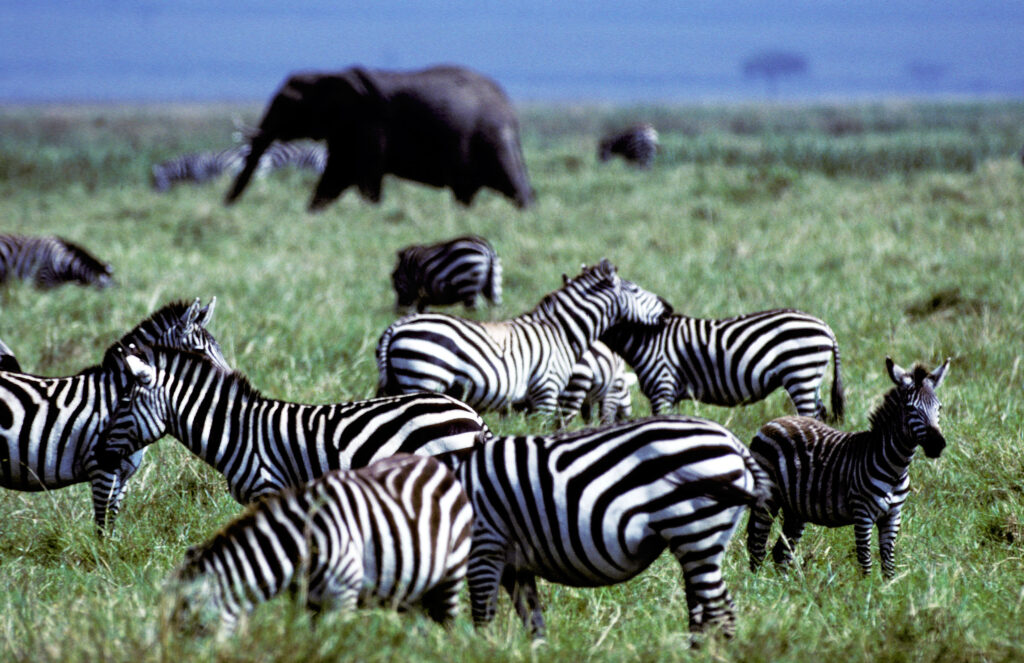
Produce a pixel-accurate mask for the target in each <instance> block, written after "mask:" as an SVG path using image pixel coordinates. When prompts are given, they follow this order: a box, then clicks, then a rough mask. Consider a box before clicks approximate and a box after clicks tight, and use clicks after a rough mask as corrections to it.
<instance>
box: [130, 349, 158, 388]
mask: <svg viewBox="0 0 1024 663" xmlns="http://www.w3.org/2000/svg"><path fill="white" fill-rule="evenodd" d="M124 361H125V363H126V364H127V365H128V370H129V371H131V373H132V375H133V376H135V381H136V382H138V383H139V384H141V385H143V386H145V387H148V386H150V385H152V384H153V383H154V382H155V381H156V369H155V368H153V367H152V366H150V365H149V364H147V363H146V362H144V361H142V360H141V359H139V358H138V357H136V356H135V355H128V356H127V357H125V358H124Z"/></svg>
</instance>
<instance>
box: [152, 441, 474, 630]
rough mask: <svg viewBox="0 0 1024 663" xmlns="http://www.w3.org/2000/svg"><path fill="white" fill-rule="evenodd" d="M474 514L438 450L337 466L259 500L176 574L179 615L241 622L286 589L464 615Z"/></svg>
mask: <svg viewBox="0 0 1024 663" xmlns="http://www.w3.org/2000/svg"><path fill="white" fill-rule="evenodd" d="M472 520H473V513H472V510H471V508H470V505H469V500H468V499H467V498H466V494H465V492H463V490H462V488H461V486H460V485H459V483H458V482H457V481H456V480H455V477H454V475H453V474H452V473H451V472H450V471H449V470H448V469H447V468H446V467H445V466H444V465H442V464H441V463H439V462H438V461H436V460H435V459H433V458H428V457H423V456H410V455H407V454H401V455H398V456H393V457H391V458H387V459H384V460H380V461H377V462H375V463H373V464H372V465H369V466H368V467H365V468H362V469H359V470H351V471H342V470H335V471H332V472H329V473H327V474H325V475H324V476H323V477H321V478H319V479H316V480H314V481H311V482H309V483H307V484H304V485H302V486H298V487H296V488H292V489H290V490H287V491H285V492H283V493H280V494H278V495H272V496H269V497H266V498H265V499H262V500H260V501H258V502H256V503H254V504H253V505H251V506H250V507H249V508H248V509H247V510H246V512H245V513H243V514H242V515H241V516H240V517H238V518H237V519H235V520H234V521H232V522H231V523H230V524H228V525H227V526H226V527H224V529H222V530H221V531H220V532H218V533H217V534H215V535H214V536H213V537H212V538H211V539H210V540H209V541H207V542H206V543H204V544H203V545H201V546H198V547H194V548H190V549H189V550H188V552H187V553H186V555H185V561H184V562H183V563H182V565H181V566H180V567H179V568H178V569H177V570H176V571H175V572H174V573H173V574H172V579H171V582H170V586H171V590H172V592H173V595H174V597H175V602H174V607H173V609H172V614H171V623H172V625H174V626H176V627H177V628H179V629H190V628H191V629H195V630H200V631H202V630H206V628H207V624H209V623H210V620H211V619H218V618H219V629H217V630H223V631H228V630H233V629H235V628H236V626H237V624H238V621H239V619H240V618H241V617H243V616H244V615H246V614H248V613H249V612H250V611H251V610H252V609H253V608H254V607H255V605H256V604H258V603H262V602H263V601H267V600H269V599H271V598H273V597H275V596H277V595H279V594H281V593H283V592H291V593H293V594H297V595H301V596H302V597H303V598H305V600H306V604H307V606H308V607H309V608H311V609H313V610H316V611H319V610H321V609H341V610H352V609H354V608H356V607H357V605H364V604H370V605H373V604H378V605H381V604H382V605H385V606H388V607H391V608H395V609H405V608H410V607H414V606H419V607H422V608H423V609H424V610H425V611H426V613H427V614H428V615H429V616H430V617H431V619H433V620H434V621H437V622H440V623H443V624H444V623H448V622H450V621H451V619H452V618H453V617H454V616H455V614H456V612H457V607H458V595H459V589H460V587H461V584H462V581H463V579H464V578H465V576H466V560H467V558H468V556H469V546H470V538H469V537H470V526H471V523H472Z"/></svg>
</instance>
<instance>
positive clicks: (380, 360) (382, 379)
mask: <svg viewBox="0 0 1024 663" xmlns="http://www.w3.org/2000/svg"><path fill="white" fill-rule="evenodd" d="M394 335H395V325H394V324H391V325H388V328H387V329H385V330H384V333H383V334H381V335H380V340H378V341H377V374H378V377H377V396H378V397H380V396H391V395H393V394H391V392H390V390H391V389H392V388H393V386H394V384H395V374H394V370H393V369H392V368H391V359H390V357H389V356H388V351H389V350H390V349H391V337H392V336H394Z"/></svg>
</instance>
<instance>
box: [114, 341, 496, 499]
mask: <svg viewBox="0 0 1024 663" xmlns="http://www.w3.org/2000/svg"><path fill="white" fill-rule="evenodd" d="M126 361H127V362H128V367H129V370H130V371H131V373H132V375H133V378H134V386H133V387H132V389H131V390H130V392H129V393H128V395H127V397H126V398H124V399H123V400H122V401H121V402H120V403H119V404H118V407H117V409H116V410H115V411H114V412H113V413H112V415H111V417H110V423H109V425H108V426H107V428H106V429H105V430H104V431H103V432H102V433H101V434H100V446H101V451H100V452H99V455H100V456H101V458H102V459H103V462H102V465H103V466H104V467H116V466H117V465H118V464H119V463H122V462H123V459H124V458H126V457H129V456H130V455H131V454H133V453H137V452H138V451H139V450H140V449H143V448H145V447H146V445H148V444H151V443H153V442H155V441H156V440H158V439H160V438H161V437H163V436H164V435H165V434H166V435H171V436H173V437H175V438H176V439H178V440H179V441H181V442H182V443H183V444H184V445H185V446H186V447H188V449H189V450H190V451H191V452H192V453H193V454H195V455H196V456H198V457H199V458H202V459H203V460H205V461H206V462H207V463H208V464H210V465H211V466H213V468H214V469H216V470H217V471H218V472H220V473H221V474H223V475H224V477H225V478H226V479H227V483H228V489H229V490H230V491H231V495H232V496H233V497H234V498H235V499H236V500H237V501H238V502H240V503H241V504H248V503H250V502H252V501H254V500H256V499H258V498H259V497H262V496H264V495H268V494H273V493H278V492H280V491H282V490H284V489H285V488H289V487H294V486H298V485H299V484H301V483H304V482H306V481H311V480H313V479H316V478H318V477H320V476H323V475H324V474H325V473H326V472H327V471H329V470H337V469H342V470H347V469H350V468H353V467H363V466H365V465H368V464H369V463H371V462H373V461H376V460H379V459H381V458H386V457H388V456H392V455H394V454H396V453H416V454H420V455H432V454H437V453H442V452H445V451H452V450H458V449H465V448H468V447H471V446H472V445H473V444H474V441H475V439H476V436H477V434H479V433H483V434H484V436H485V437H486V436H488V435H489V434H490V433H489V431H488V428H487V426H486V424H484V422H483V420H482V419H481V418H480V416H479V415H478V414H477V413H476V412H474V411H473V409H472V408H470V407H469V406H467V405H465V404H463V403H460V402H458V401H457V400H455V399H454V398H449V397H447V396H442V395H437V394H430V395H427V394H410V395H404V396H398V397H391V398H378V399H371V400H366V401H354V402H351V403H336V404H331V405H305V404H301V403H288V402H285V401H279V400H272V399H269V398H264V397H263V396H262V395H261V394H260V393H259V392H258V391H256V389H255V388H253V387H252V385H251V384H250V383H249V381H248V380H247V379H246V378H245V377H244V376H243V375H241V374H240V373H228V372H224V371H220V370H217V367H216V366H215V365H214V364H213V363H211V362H210V361H208V360H206V359H205V358H204V357H202V356H199V355H196V354H194V353H190V352H182V351H180V350H173V349H166V348H157V349H155V350H154V351H153V352H152V355H151V357H138V358H136V357H133V356H129V357H128V358H127V359H126Z"/></svg>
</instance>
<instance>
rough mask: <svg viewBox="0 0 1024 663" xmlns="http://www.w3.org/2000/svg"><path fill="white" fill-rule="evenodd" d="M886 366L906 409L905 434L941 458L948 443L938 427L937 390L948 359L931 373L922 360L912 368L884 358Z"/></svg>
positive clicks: (940, 405) (946, 367)
mask: <svg viewBox="0 0 1024 663" xmlns="http://www.w3.org/2000/svg"><path fill="white" fill-rule="evenodd" d="M885 368H886V371H888V373H889V377H890V378H891V379H892V381H893V382H894V383H896V397H897V399H898V401H899V404H900V405H901V406H902V411H903V434H904V435H906V436H908V437H909V438H910V439H911V440H913V441H914V443H915V444H916V445H920V446H921V448H922V449H923V450H924V453H925V455H926V456H928V457H929V458H938V457H939V455H940V454H941V453H942V450H943V449H944V448H945V447H946V438H944V437H943V436H942V431H941V430H940V429H939V410H941V409H942V404H941V403H939V399H938V397H936V395H935V390H936V389H938V388H939V385H941V384H942V381H943V380H944V379H945V377H946V370H947V369H948V368H949V359H946V361H945V362H943V364H942V365H941V366H939V367H938V368H936V369H935V370H934V371H932V372H931V373H929V372H928V370H927V369H926V368H924V366H921V365H920V364H917V365H915V366H914V367H913V368H911V369H910V370H909V371H908V370H904V369H903V368H901V367H900V366H899V365H897V364H896V363H895V362H893V360H892V359H891V358H890V357H886V358H885Z"/></svg>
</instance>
